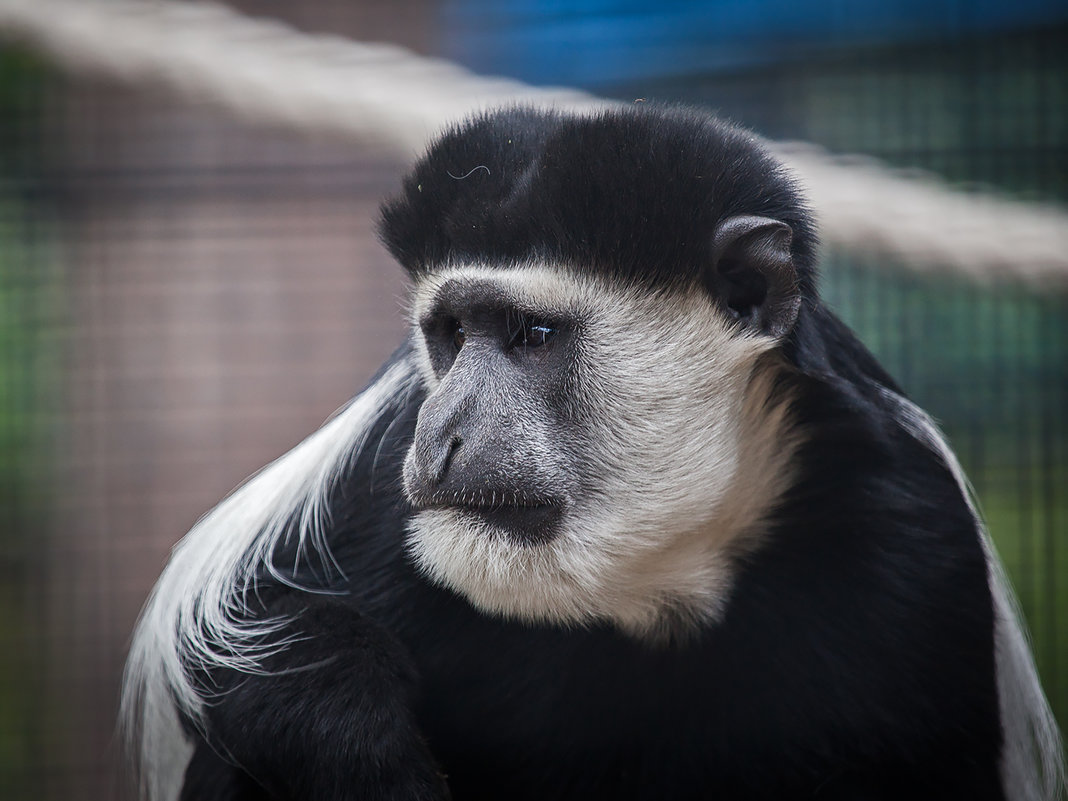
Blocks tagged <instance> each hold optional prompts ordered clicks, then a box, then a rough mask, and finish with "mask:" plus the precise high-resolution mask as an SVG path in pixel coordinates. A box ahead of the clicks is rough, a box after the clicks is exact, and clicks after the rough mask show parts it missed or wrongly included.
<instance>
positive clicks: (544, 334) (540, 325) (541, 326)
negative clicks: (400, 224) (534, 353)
mask: <svg viewBox="0 0 1068 801" xmlns="http://www.w3.org/2000/svg"><path fill="white" fill-rule="evenodd" d="M509 332H510V334H509V339H508V347H509V349H511V348H540V347H541V346H542V345H547V344H549V342H551V341H552V339H553V337H554V336H556V328H555V327H554V326H552V325H549V323H547V322H546V321H545V320H539V319H538V318H536V317H528V316H526V315H519V316H518V317H517V318H516V319H515V320H514V321H513V322H512V323H511V325H510V326H509Z"/></svg>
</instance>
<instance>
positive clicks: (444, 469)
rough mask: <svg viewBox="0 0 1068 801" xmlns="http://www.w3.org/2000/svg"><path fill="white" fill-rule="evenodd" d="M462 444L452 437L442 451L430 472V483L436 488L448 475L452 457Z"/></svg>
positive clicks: (458, 439) (461, 441)
mask: <svg viewBox="0 0 1068 801" xmlns="http://www.w3.org/2000/svg"><path fill="white" fill-rule="evenodd" d="M462 444H463V440H461V439H460V438H459V437H458V436H454V437H453V438H452V439H450V440H449V444H448V447H446V448H443V449H442V456H441V458H440V460H439V461H438V463H437V465H435V466H434V468H432V469H431V471H430V483H431V484H433V485H434V486H437V485H438V484H440V483H441V482H442V481H444V480H445V476H446V475H448V472H449V467H450V466H451V465H452V460H453V457H454V456H455V455H456V452H457V451H458V450H460V446H461V445H462Z"/></svg>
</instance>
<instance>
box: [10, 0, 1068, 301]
mask: <svg viewBox="0 0 1068 801" xmlns="http://www.w3.org/2000/svg"><path fill="white" fill-rule="evenodd" d="M0 33H3V34H4V35H6V36H7V37H8V38H11V39H14V40H16V41H21V42H24V43H25V44H26V45H28V46H30V47H33V48H35V49H37V50H38V51H40V52H42V53H44V54H45V55H47V56H48V57H49V58H50V59H52V60H53V61H55V62H56V63H57V64H59V65H60V66H62V67H63V68H65V69H67V70H68V71H69V72H71V73H73V74H74V75H82V74H95V75H102V76H106V77H109V78H113V79H117V80H121V81H124V82H127V83H131V84H137V85H150V86H162V87H166V88H169V89H170V90H172V91H174V92H176V93H178V94H180V95H182V96H184V97H187V98H190V99H194V100H196V101H201V102H202V101H205V100H207V101H210V102H212V103H214V104H216V105H218V106H219V107H221V108H224V109H227V110H229V111H230V112H233V113H236V114H239V115H241V116H242V117H244V118H246V119H249V120H253V121H257V122H260V123H263V124H272V125H281V126H286V127H289V128H292V129H296V130H300V131H305V132H308V133H316V134H324V133H325V134H330V135H335V136H342V137H347V138H355V139H361V140H367V139H370V140H373V141H375V142H377V143H379V144H384V145H386V146H389V147H391V148H393V149H394V150H396V151H397V152H398V153H400V154H401V155H402V156H403V157H405V158H411V157H413V156H414V155H416V154H418V153H419V152H421V151H422V149H423V148H424V146H425V145H426V143H427V141H428V140H429V138H430V137H431V136H433V135H434V134H435V133H436V132H438V131H440V130H441V129H442V127H443V126H445V125H447V124H448V123H450V122H453V121H456V120H459V119H461V118H463V117H465V116H467V115H468V114H470V113H471V112H472V111H475V110H477V109H480V108H488V107H493V106H500V105H507V104H510V103H515V102H523V103H532V104H549V105H553V106H555V107H558V108H566V109H574V110H592V109H596V108H599V107H606V106H610V105H613V104H612V103H610V101H606V100H600V99H598V98H595V97H592V96H590V95H588V94H585V93H583V92H579V91H576V90H571V89H539V88H534V87H531V86H527V85H525V84H522V83H519V82H517V81H511V80H505V79H496V78H486V77H482V76H478V75H475V74H473V73H471V72H469V71H468V70H466V69H463V68H462V67H459V66H457V65H455V64H452V63H449V62H447V61H442V60H438V59H431V58H424V57H420V56H417V55H415V54H413V53H411V52H409V51H407V50H405V49H403V48H400V47H397V46H394V45H385V44H360V43H356V42H352V41H349V40H346V39H342V38H340V37H336V36H324V35H309V34H304V33H300V32H298V31H296V30H294V29H292V28H290V27H288V26H286V25H283V24H281V23H279V22H275V21H269V20H262V19H252V18H249V17H246V16H243V15H240V14H238V13H236V12H234V11H231V10H230V9H228V8H226V7H224V6H219V5H214V4H208V3H178V2H173V0H154V1H152V2H140V1H139V0H107V2H104V1H103V0H0ZM775 149H776V150H777V151H778V152H779V154H780V155H781V156H782V157H783V158H784V159H785V160H786V161H787V162H788V163H789V164H790V165H791V167H792V168H793V169H794V170H795V171H796V173H797V174H798V176H799V177H800V179H801V181H802V182H803V184H804V185H805V187H806V189H807V192H808V195H809V197H810V198H811V199H812V203H813V206H814V208H815V210H816V213H817V216H818V218H819V221H820V226H821V230H822V232H823V238H824V241H825V242H827V243H828V244H829V245H831V246H833V247H838V248H842V249H845V250H849V251H852V252H855V253H860V254H869V255H873V256H889V257H892V258H894V259H897V260H900V261H901V262H903V263H905V264H907V265H909V266H911V267H913V268H915V269H921V270H929V269H931V268H936V269H938V268H941V269H947V270H951V271H954V272H958V273H962V274H965V275H968V276H971V277H973V278H976V279H990V278H998V277H1010V278H1014V279H1017V280H1022V281H1027V282H1032V283H1051V282H1053V283H1058V284H1064V283H1068V214H1066V213H1065V211H1064V210H1062V209H1059V208H1056V207H1053V206H1041V205H1035V204H1024V203H1018V202H1012V201H1008V200H1004V199H1001V198H998V197H995V196H993V195H989V194H965V193H961V192H956V191H953V190H951V189H949V188H948V187H946V186H944V185H942V184H940V183H939V182H937V181H936V180H934V179H933V178H922V179H918V178H916V177H914V176H913V175H911V174H910V175H906V174H904V173H900V172H895V171H893V170H890V169H888V168H886V167H884V166H880V165H879V164H877V163H876V162H873V161H866V162H861V163H858V161H857V160H856V159H855V158H852V159H845V158H834V157H831V156H828V155H827V154H825V153H822V152H820V151H818V150H817V149H814V148H811V147H798V146H793V145H777V146H775Z"/></svg>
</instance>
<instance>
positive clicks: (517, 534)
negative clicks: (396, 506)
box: [411, 495, 564, 545]
mask: <svg viewBox="0 0 1068 801" xmlns="http://www.w3.org/2000/svg"><path fill="white" fill-rule="evenodd" d="M411 501H412V504H413V505H414V506H415V507H416V508H417V509H441V510H447V511H451V512H457V513H459V514H461V515H463V516H464V517H468V518H474V519H475V520H478V521H479V522H482V523H486V524H488V525H489V526H490V527H491V528H492V529H494V530H499V531H502V532H503V533H505V534H507V535H508V536H510V537H513V538H515V539H517V540H519V541H520V542H522V543H523V544H526V545H534V544H537V543H542V542H548V541H549V540H551V539H552V538H553V537H555V536H556V534H557V532H558V530H559V527H560V522H561V520H562V518H563V514H564V509H563V505H562V504H560V503H558V502H556V501H550V500H542V499H536V500H534V499H525V498H520V499H516V498H506V499H505V500H498V501H497V502H496V503H485V502H482V501H472V500H471V499H470V498H460V497H454V496H441V495H434V496H431V497H430V498H426V499H421V498H412V499H411Z"/></svg>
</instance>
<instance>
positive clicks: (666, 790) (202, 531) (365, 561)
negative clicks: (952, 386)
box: [123, 106, 1064, 801]
mask: <svg viewBox="0 0 1068 801" xmlns="http://www.w3.org/2000/svg"><path fill="white" fill-rule="evenodd" d="M380 230H381V235H382V238H383V240H384V241H385V243H386V244H387V246H388V247H389V249H390V250H391V251H392V253H393V255H394V256H395V257H396V258H397V260H398V261H399V262H400V263H401V264H402V265H403V266H404V268H405V269H406V270H407V272H408V274H409V276H410V277H411V280H412V299H411V320H412V332H411V336H410V338H409V340H408V342H407V343H406V344H405V345H403V346H402V347H401V348H400V350H398V351H397V352H396V353H395V354H394V356H393V357H392V358H391V359H390V360H389V362H388V363H387V364H386V365H385V366H384V367H383V368H382V371H381V372H380V373H379V375H378V376H377V377H376V378H375V379H374V381H373V382H372V384H371V385H370V387H369V388H368V389H366V390H365V391H364V392H363V393H362V394H360V395H358V396H357V397H356V398H355V399H354V400H353V401H352V402H351V403H350V404H349V405H348V406H346V407H345V408H344V409H343V410H342V411H341V412H339V413H338V414H337V415H336V416H335V417H334V418H333V419H331V420H330V421H329V422H328V423H327V424H326V425H325V426H324V427H323V428H322V429H320V430H319V431H318V432H317V433H315V434H313V435H312V436H311V437H309V438H308V439H307V440H305V441H304V442H303V443H302V444H300V445H299V446H297V447H296V448H295V449H294V450H292V451H291V452H289V453H288V454H286V455H285V456H283V457H281V458H280V459H278V460H277V461H276V462H274V463H273V464H271V465H270V466H268V467H266V468H265V469H263V470H262V471H261V472H260V473H258V474H257V475H256V476H255V477H253V478H252V479H250V480H249V481H248V482H247V483H246V484H244V485H243V486H242V487H241V488H240V489H238V490H237V491H236V492H234V493H233V494H232V495H231V496H230V497H229V498H228V499H226V500H225V501H223V502H222V503H221V504H220V505H219V506H218V507H216V508H215V509H214V510H213V511H212V512H210V513H209V514H208V515H207V516H205V517H204V518H203V519H202V520H201V521H200V522H199V523H198V524H197V525H196V527H195V528H194V529H193V530H192V531H191V532H190V533H189V534H188V536H186V538H185V539H184V540H183V541H182V542H181V543H180V544H179V545H178V546H177V547H176V548H175V550H174V553H173V556H172V558H171V560H170V563H169V564H168V566H167V568H166V570H165V571H164V573H163V576H162V578H161V579H160V580H159V583H158V584H157V586H156V588H155V590H154V592H153V594H152V596H151V598H150V600H149V601H148V604H147V606H146V608H145V610H144V612H143V614H142V617H141V620H140V623H139V625H138V629H137V632H136V634H135V636H134V640H133V644H132V649H131V654H130V658H129V663H128V665H127V673H126V681H125V690H124V699H123V705H124V710H123V714H124V720H125V725H126V728H127V731H128V733H129V734H130V735H131V739H132V741H133V743H134V750H135V751H136V754H137V759H138V761H139V763H140V767H141V777H142V785H143V788H144V791H145V792H146V793H147V795H148V796H149V797H151V798H152V799H153V800H154V801H162V800H163V799H173V798H178V797H180V798H183V799H189V800H192V799H219V800H220V801H221V800H222V799H228V800H231V801H237V800H238V799H240V800H241V801H252V799H309V800H310V801H319V800H324V801H325V800H326V799H332V800H333V799H337V800H339V801H340V799H357V800H359V801H377V800H378V799H398V800H399V799H444V798H448V797H451V798H454V799H457V801H465V800H467V799H494V800H498V799H509V800H510V799H519V800H521V799H553V800H554V801H558V800H560V799H584V800H589V799H706V798H707V799H711V798H715V799H787V800H789V799H818V801H834V800H838V801H845V800H847V799H848V800H850V801H853V800H856V801H860V800H861V799H868V800H871V799H938V800H939V801H945V800H946V799H972V800H973V801H974V800H975V799H1005V800H1007V801H1008V800H1011V801H1017V800H1019V799H1053V798H1056V797H1057V796H1058V794H1059V793H1060V792H1062V791H1063V786H1064V781H1063V767H1062V756H1061V744H1060V739H1059V735H1058V732H1057V727H1056V725H1055V723H1054V722H1053V718H1052V716H1051V714H1050V711H1049V707H1048V705H1047V703H1046V700H1045V697H1044V696H1043V693H1042V690H1041V688H1040V686H1039V684H1038V679H1037V677H1036V673H1035V669H1034V665H1033V662H1032V659H1031V655H1030V651H1029V648H1028V645H1027V643H1026V639H1025V637H1024V635H1023V634H1022V633H1021V628H1020V625H1019V623H1018V622H1017V615H1016V613H1015V609H1014V602H1013V600H1012V596H1011V594H1010V591H1009V590H1008V589H1007V588H1006V585H1005V582H1004V578H1003V576H1002V573H1001V568H1000V566H999V564H998V562H997V559H996V557H995V556H994V554H993V552H992V550H991V547H990V545H989V542H988V540H987V538H986V535H985V533H984V532H983V529H982V526H981V524H980V523H979V521H978V519H977V517H976V514H975V511H974V509H973V508H972V506H971V504H970V501H969V497H968V493H967V491H966V489H965V487H964V480H963V478H962V475H961V472H960V468H959V467H958V465H957V462H956V460H955V459H954V457H953V455H952V454H951V452H950V451H949V450H948V448H947V446H946V444H945V443H944V441H943V439H942V437H941V436H940V435H939V433H938V431H937V430H936V429H935V427H934V426H933V425H932V424H931V422H930V420H929V419H928V418H927V417H926V416H925V415H924V413H923V412H922V411H920V410H919V409H918V408H917V407H916V406H914V405H913V404H912V403H911V402H910V401H909V400H908V399H906V398H905V396H904V395H903V394H902V392H901V390H899V389H898V388H897V386H896V385H895V384H894V382H893V380H892V379H891V378H890V377H889V376H887V374H886V373H885V372H884V371H883V370H882V369H881V368H880V366H879V365H878V364H877V363H876V362H875V360H874V359H873V357H872V356H871V355H870V354H869V353H868V352H867V351H866V350H865V349H864V348H863V347H862V346H861V345H860V344H859V343H858V342H857V340H856V339H855V338H854V336H853V335H852V334H851V333H850V332H849V331H848V330H847V329H846V328H845V326H844V325H843V324H842V323H841V322H840V321H839V320H838V319H837V318H836V317H834V315H832V314H831V313H830V312H829V311H828V310H827V309H826V308H825V307H824V306H823V305H822V304H821V302H820V300H819V298H818V295H817V291H816V276H815V267H814V262H815V258H816V256H815V249H816V237H815V232H814V225H813V222H812V218H811V216H810V215H809V213H808V212H807V211H806V209H805V204H804V201H803V200H802V198H801V196H800V194H799V191H798V189H797V187H796V186H795V184H794V182H793V181H792V180H791V178H790V177H789V176H788V174H787V173H786V172H785V171H784V168H783V167H782V166H781V165H780V164H779V163H777V162H776V161H775V160H774V159H773V158H772V157H770V156H769V155H768V153H767V152H766V151H765V150H764V149H763V148H762V146H761V144H760V143H759V141H758V140H757V139H756V138H755V137H753V136H752V135H750V134H748V133H746V132H744V131H741V130H738V129H735V128H733V127H730V126H728V125H726V124H724V123H722V122H719V121H717V120H716V119H714V118H711V117H709V116H707V115H706V114H703V113H699V112H696V111H687V110H682V109H662V108H659V109H658V108H649V107H644V106H643V107H637V108H632V109H619V110H611V111H603V112H598V113H595V114H589V115H568V114H563V113H558V112H552V111H540V110H529V109H510V110H505V111H501V112H496V113H491V114H486V115H483V116H480V117H477V118H475V119H473V120H471V121H469V122H467V123H466V124H464V125H462V126H459V127H456V128H455V129H453V130H451V131H450V132H448V133H446V134H445V135H444V136H443V137H442V138H441V139H440V140H439V141H438V142H437V143H436V144H434V145H433V146H432V147H431V148H430V150H429V152H428V154H427V155H426V156H425V157H424V158H423V160H422V161H420V162H419V163H418V164H417V166H416V167H415V169H414V171H413V172H412V174H411V175H410V176H409V177H408V178H407V180H406V181H405V183H404V189H403V192H402V193H401V194H400V195H399V197H397V198H396V199H394V200H392V201H391V202H389V203H387V204H386V206H385V207H384V211H383V215H382V223H381V229H380Z"/></svg>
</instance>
